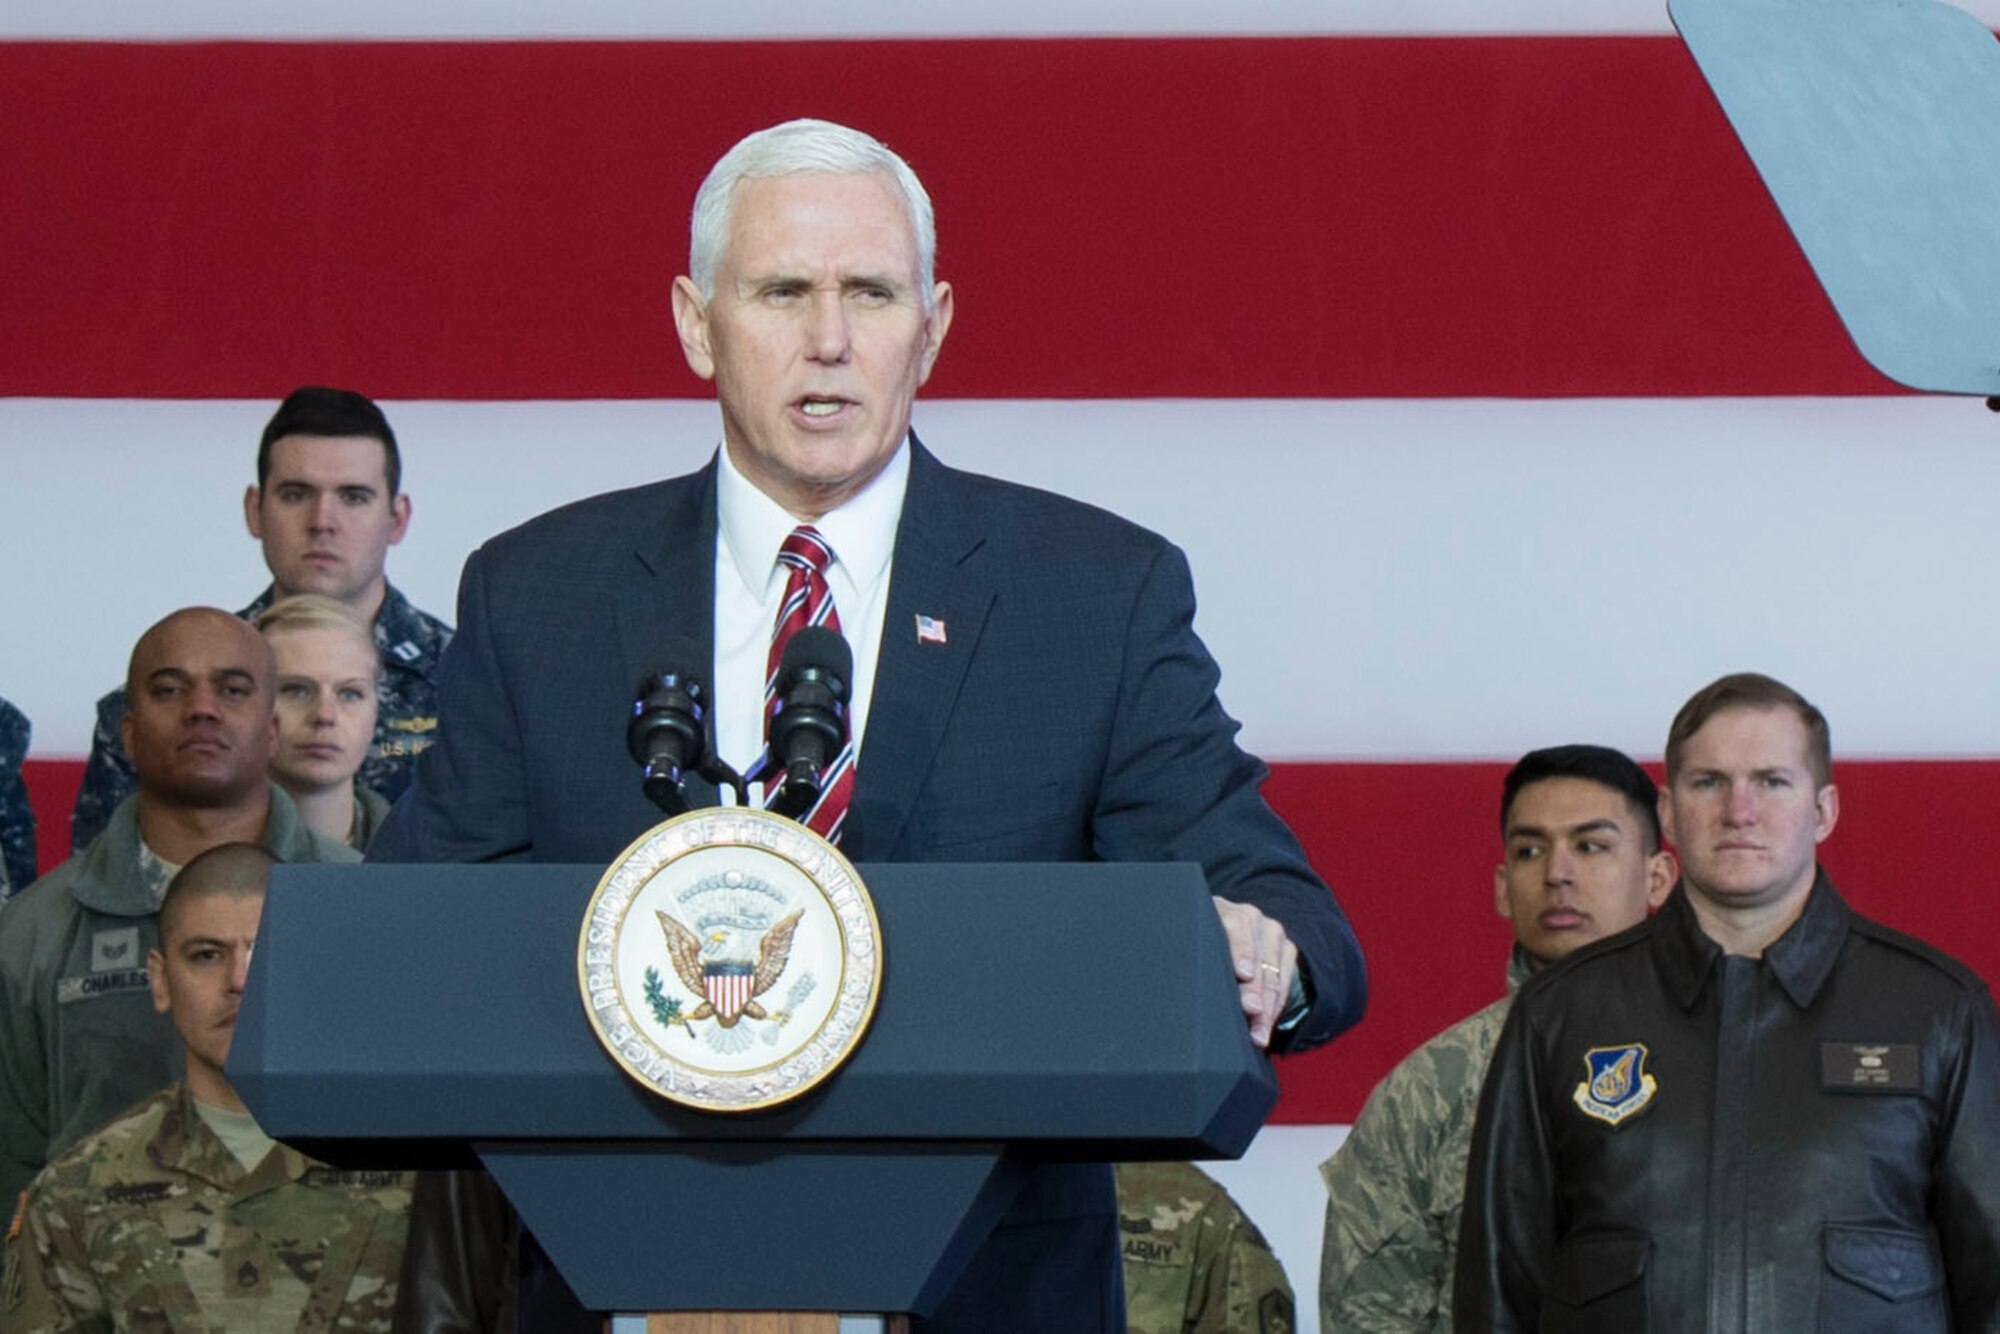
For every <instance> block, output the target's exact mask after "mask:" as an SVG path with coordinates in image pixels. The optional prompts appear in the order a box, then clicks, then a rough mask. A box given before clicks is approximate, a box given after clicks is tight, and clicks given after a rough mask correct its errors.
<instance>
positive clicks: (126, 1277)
mask: <svg viewBox="0 0 2000 1334" xmlns="http://www.w3.org/2000/svg"><path fill="white" fill-rule="evenodd" d="M272 860H273V859H272V858H271V857H270V855H269V854H268V853H266V852H265V851H264V850H263V849H261V848H257V847H254V846H251V845H249V844H241V843H237V844H226V845H224V846H222V847H219V848H215V849H212V850H211V851H209V852H206V853H203V854H202V855H201V856H200V857H198V858H196V859H195V860H194V861H192V862H190V863H189V864H188V865H187V867H186V868H185V869H184V870H183V871H182V872H181V874H180V875H179V876H177V877H176V878H175V880H174V883H173V885H172V886H171V887H170V888H169V890H168V893H167V898H166V900H165V901H164V903H163V904H162V905H161V910H160V948H159V949H156V950H154V951H152V952H151V953H150V954H148V956H147V960H146V965H147V973H148V976H149V978H150V980H151V986H152V991H153V997H154V1003H155V1004H156V1005H158V1006H160V1007H162V1008H164V1009H166V1010H167V1011H168V1012H169V1013H171V1015H172V1016H173V1022H174V1027H175V1029H176V1030H177V1031H178V1032H179V1033H180V1034H181V1036H182V1038H183V1040H184V1041H185V1043H186V1046H187V1077H186V1078H185V1079H184V1080H182V1081H181V1082H179V1083H176V1084H174V1085H172V1086H171V1087H169V1088H166V1089H164V1090H162V1091H161V1092H159V1093H157V1094H155V1095H153V1096H152V1097H151V1098H148V1099H147V1100H146V1101H144V1102H142V1103H140V1104H139V1105H138V1106H137V1107H135V1108H133V1109H132V1110H131V1111H129V1112H127V1113H126V1114H125V1115H123V1116H121V1117H120V1118H118V1119H117V1120H116V1121H113V1122H112V1123H111V1124H110V1125H108V1126H106V1127H105V1128H104V1129H102V1130H99V1131H98V1132H97V1133H96V1134H94V1135H92V1136H90V1137H89V1138H88V1139H85V1140H83V1141H82V1142H81V1143H79V1144H78V1145H76V1147H74V1148H72V1149H71V1150H70V1151H69V1152H68V1153H66V1154H64V1155H63V1156H62V1157H60V1158H58V1159H57V1160H56V1161H55V1162H54V1163H52V1164H50V1165H49V1167H48V1168H47V1170H45V1171H44V1172H43V1173H42V1174H41V1175H40V1176H39V1177H37V1178H36V1180H35V1183H34V1185H33V1186H32V1187H31V1188H30V1190H29V1192H28V1194H27V1196H26V1197H25V1199H24V1202H23V1204H22V1207H21V1210H20V1213H19V1216H18V1218H17V1220H16V1224H15V1227H14V1229H12V1230H10V1242H11V1244H10V1245H9V1246H8V1249H7V1270H6V1275H5V1278H4V1279H0V1327H4V1328H5V1329H7V1330H9V1331H18V1332H19V1334H43V1332H44V1331H47V1332H49V1334H56V1332H58V1331H68V1330H103V1331H110V1330H113V1329H175V1330H187V1331H193V1330H201V1331H215V1332H216V1334H233V1332H234V1331H242V1330H301V1329H323V1330H332V1329H343V1330H357V1331H368V1330H376V1331H386V1330H389V1329H390V1328H391V1323H390V1322H391V1315H392V1313H393V1311H394V1309H395V1300H396V1283H397V1278H398V1275H399V1272H400V1270H401V1267H402V1257H403V1240H404V1235H405V1233H406V1231H407V1229H408V1224H409V1203H410V1180H409V1176H410V1174H408V1173H403V1172H339V1171H334V1170H333V1169H331V1168H328V1167H325V1166H322V1165H320V1164H318V1163H315V1162H314V1161H313V1160H312V1159H310V1158H307V1157H306V1156H305V1155H303V1154H301V1153H299V1152H298V1151H297V1150H295V1149H292V1148H289V1147H287V1146H285V1145H283V1144H278V1143H275V1142H274V1141H272V1140H271V1139H269V1138H268V1137H267V1136H265V1135H264V1134H263V1133H262V1131H260V1130H259V1129H258V1128H257V1125H256V1123H255V1121H253V1120H252V1119H251V1118H250V1115H249V1113H248V1112H247V1111H246V1110H245V1109H244V1107H243V1104H242V1101H241V1100H240V1099H238V1098H237V1096H236V1093H235V1090H234V1089H233V1088H231V1087H230V1085H229V1082H228V1080H227V1078H226V1077H225V1076H224V1074H223V1062H224V1061H225V1060H226V1058H227V1057H228V1054H229V1042H230V1037H231V1035H232V1033H233V1025H234V1020H235V1015H236V1009H237V1006H238V1004H239V1003H240V1002H241V999H242V994H243V983H244V978H245V975H246V974H247V972H248V970H249V966H250V953H251V948H252V946H253V945H254V943H255V941H256V933H257V919H258V916H259V915H260V914H261V913H262V911H263V906H264V893H263V888H264V885H265V883H266V881H267V880H268V878H269V875H270V866H271V863H272ZM15 1233H17V1234H18V1235H13V1234H15Z"/></svg>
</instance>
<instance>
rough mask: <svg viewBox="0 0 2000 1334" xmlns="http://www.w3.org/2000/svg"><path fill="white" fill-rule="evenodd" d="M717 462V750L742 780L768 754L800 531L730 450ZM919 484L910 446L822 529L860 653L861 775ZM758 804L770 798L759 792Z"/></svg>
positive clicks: (847, 633)
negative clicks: (908, 506)
mask: <svg viewBox="0 0 2000 1334" xmlns="http://www.w3.org/2000/svg"><path fill="white" fill-rule="evenodd" d="M721 454H722V457H721V459H720V460H718V467H717V470H716V471H717V477H716V495H715V507H716V525H715V676H714V683H715V693H714V699H713V701H712V704H711V707H712V709H713V711H714V717H715V744H716V749H717V750H718V752H720V754H721V756H722V758H723V759H724V760H725V761H727V762H728V763H729V764H730V765H731V767H733V768H735V769H736V770H737V771H738V772H739V773H740V772H743V771H744V770H746V769H748V768H749V767H750V766H751V765H752V764H753V763H755V762H756V759H757V756H758V755H759V754H760V753H761V752H762V751H763V749H764V716H763V714H764V677H765V674H766V672H767V670H768V669H769V666H770V655H771V628H772V626H773V625H774V624H776V622H777V619H778V606H779V604H780V603H782V602H783V601H784V598H785V574H786V572H785V570H784V568H783V567H782V566H780V565H779V564H778V548H779V547H781V546H783V545H784V541H785V539H786V538H787V537H789V536H790V535H791V532H792V529H794V528H796V527H798V526H799V521H798V520H797V519H796V518H794V517H792V515H790V514H789V513H787V512H786V511H785V509H784V507H783V506H781V505H779V504H778V502H777V501H775V500H773V499H771V498H770V497H769V496H767V495H765V494H764V493H763V492H762V491H759V490H758V489H757V488H756V486H754V485H753V484H752V483H751V482H750V480H749V479H748V478H746V477H745V476H744V475H743V474H742V473H740V472H738V471H737V470H736V466H735V465H734V464H733V463H731V462H730V459H729V449H728V447H727V446H726V445H725V446H724V447H723V448H722V450H721ZM909 482H910V443H909V440H908V438H907V437H906V438H905V439H904V441H903V443H902V445H901V446H899V447H898V448H897V450H896V453H895V454H894V456H893V457H891V458H890V460H889V462H888V464H887V465H886V466H884V467H883V469H882V471H881V472H880V473H878V474H877V475H876V477H875V479H874V480H873V481H871V482H869V483H868V485H867V486H865V487H863V488H862V489H861V491H860V492H859V493H858V494H856V495H855V496H854V497H853V498H851V499H850V500H848V501H847V503H846V504H844V505H841V506H840V507H839V508H838V509H834V510H829V511H828V512H827V513H826V514H824V515H822V516H820V518H819V519H817V520H815V521H814V523H813V525H812V526H813V527H814V528H816V529H818V530H819V535H820V536H821V537H823V538H825V539H826V544H827V545H828V546H829V547H831V548H833V564H832V565H831V566H830V567H828V569H827V572H826V582H827V586H828V587H829V588H830V589H832V590H833V605H834V609H835V610H836V611H838V612H839V614H840V632H841V635H842V636H843V637H844V638H845V639H846V640H847V643H848V647H850V648H851V649H853V651H854V682H853V695H852V697H851V699H850V702H849V704H848V715H847V718H848V726H849V728H850V733H851V735H852V738H853V741H854V750H855V770H856V773H857V776H858V774H859V773H860V765H861V759H862V755H861V739H862V736H863V735H864V734H865V732H866V730H867V727H868V702H869V698H870V697H871V696H872V695H873V693H874V689H875V663H876V660H877V659H878V658H879V657H880V655H881V648H882V621H883V617H884V615H885V614H886V611H887V603H888V600H889V599H888V592H889V564H890V558H891V556H893V555H894V553H895V548H896V524H897V523H898V521H900V520H901V518H902V515H903V493H904V492H905V491H906V490H907V489H908V487H909ZM751 800H752V801H753V802H760V803H761V801H762V793H761V792H760V791H758V790H757V789H756V787H755V786H753V788H752V791H751Z"/></svg>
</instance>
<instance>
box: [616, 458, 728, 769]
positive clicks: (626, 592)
mask: <svg viewBox="0 0 2000 1334" xmlns="http://www.w3.org/2000/svg"><path fill="white" fill-rule="evenodd" d="M715 515H716V511H715V461H714V460H713V459H710V460H709V464H708V466H707V467H706V468H703V469H702V470H701V471H699V472H696V473H691V474H689V475H688V476H687V477H684V478H681V479H680V480H679V483H678V484H677V485H675V486H673V487H672V488H670V489H669V491H668V492H667V495H666V500H665V504H664V505H663V506H662V507H661V510H660V512H659V513H658V514H657V515H649V516H647V524H646V527H645V528H644V529H643V530H642V531H641V532H640V533H639V535H638V537H637V541H636V542H635V544H634V547H633V551H632V564H631V566H630V571H631V574H630V577H629V578H625V579H623V580H621V581H620V582H619V583H618V584H617V585H616V586H615V588H614V590H613V594H612V596H613V599H614V603H615V614H616V617H617V625H618V652H619V661H620V663H621V664H622V665H623V669H624V678H625V683H626V684H625V689H627V690H630V689H632V688H633V687H634V686H636V685H638V683H639V680H640V678H641V677H643V676H644V675H645V674H646V673H647V672H649V671H652V670H653V669H654V668H656V667H660V666H664V665H666V664H663V663H658V662H655V661H654V659H655V658H656V657H657V656H658V654H659V650H660V646H661V645H662V644H663V643H665V642H666V641H667V640H669V639H672V638H679V639H685V640H688V641H691V642H692V643H693V644H694V645H695V646H696V650H697V652H696V661H695V662H694V663H693V664H690V665H691V666H692V667H693V669H694V670H695V671H696V672H698V673H699V674H700V676H701V678H702V680H703V681H705V682H707V683H708V690H709V695H710V699H709V700H708V701H707V704H708V706H709V707H710V708H712V707H713V697H714V690H715V686H714V677H715V529H716V517H715ZM714 740H715V736H714V729H713V725H712V724H711V727H710V733H709V742H710V744H711V745H713V743H714ZM688 796H689V798H690V800H691V801H692V802H693V804H694V805H696V806H712V805H714V804H715V802H716V791H715V785H714V784H712V783H710V782H709V781H708V780H707V779H704V778H699V777H695V776H693V775H690V776H689V777H688Z"/></svg>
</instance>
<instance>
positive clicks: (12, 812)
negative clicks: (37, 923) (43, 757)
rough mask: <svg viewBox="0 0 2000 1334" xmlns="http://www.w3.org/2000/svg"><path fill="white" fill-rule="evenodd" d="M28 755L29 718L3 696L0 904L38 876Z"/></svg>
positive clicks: (0, 725)
mask: <svg viewBox="0 0 2000 1334" xmlns="http://www.w3.org/2000/svg"><path fill="white" fill-rule="evenodd" d="M27 758H28V720H27V718H26V717H25V716H24V715H23V714H22V713H21V711H20V710H19V709H17V708H15V707H14V706H13V705H12V704H9V703H8V702H7V701H6V700H4V699H0V903H4V902H6V901H7V897H8V896H9V895H10V894H17V893H19V892H20V891H21V890H24V889H26V888H27V887H28V882H29V881H30V880H33V879H34V878H35V810H34V807H32V806H30V805H29V804H28V788H27V785H26V784H25V783H23V782H22V781H21V762H22V761H23V760H25V759H27Z"/></svg>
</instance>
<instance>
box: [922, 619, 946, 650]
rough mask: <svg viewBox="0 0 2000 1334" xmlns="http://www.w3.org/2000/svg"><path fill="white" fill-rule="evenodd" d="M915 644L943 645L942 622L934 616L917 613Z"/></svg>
mask: <svg viewBox="0 0 2000 1334" xmlns="http://www.w3.org/2000/svg"><path fill="white" fill-rule="evenodd" d="M917 642H918V643H919V644H942V643H944V622H943V621H942V620H939V619H938V618H937V617H935V616H926V615H924V614H923V613H922V612H919V613H917Z"/></svg>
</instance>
